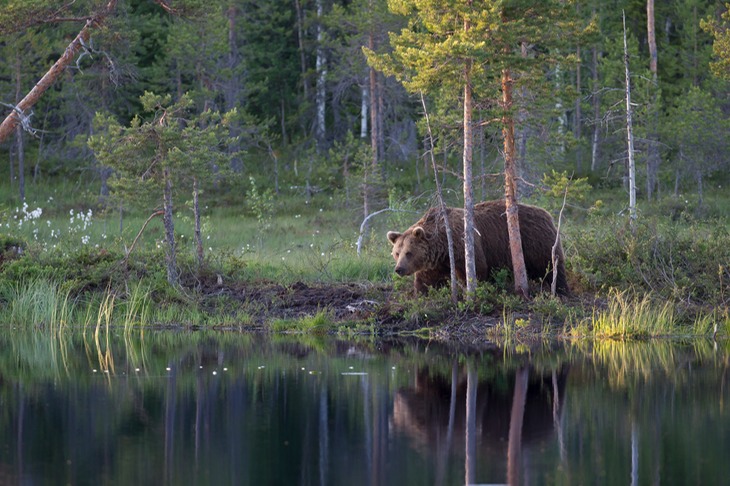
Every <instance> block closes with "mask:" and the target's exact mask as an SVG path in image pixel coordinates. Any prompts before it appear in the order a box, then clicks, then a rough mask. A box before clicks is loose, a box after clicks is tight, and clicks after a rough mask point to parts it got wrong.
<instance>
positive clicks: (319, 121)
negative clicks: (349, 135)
mask: <svg viewBox="0 0 730 486" xmlns="http://www.w3.org/2000/svg"><path fill="white" fill-rule="evenodd" d="M322 2H323V0H317V59H316V69H317V92H316V103H315V104H316V110H317V117H316V126H315V130H314V137H315V139H316V140H317V147H318V149H319V150H324V147H325V141H326V139H325V137H326V134H325V114H326V113H325V109H326V101H327V100H326V81H327V58H326V57H325V52H324V26H323V25H322V16H323V7H322Z"/></svg>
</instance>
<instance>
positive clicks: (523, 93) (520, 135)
mask: <svg viewBox="0 0 730 486" xmlns="http://www.w3.org/2000/svg"><path fill="white" fill-rule="evenodd" d="M520 51H521V55H522V57H523V58H525V59H526V58H527V43H526V42H521V43H520ZM519 95H520V103H519V105H520V109H519V110H518V112H517V122H518V124H517V127H516V128H515V132H516V135H515V139H516V140H518V143H517V166H516V167H515V176H516V177H517V190H518V191H519V193H520V194H526V191H529V190H530V187H529V186H528V184H527V178H528V170H527V138H528V136H529V128H528V127H527V109H526V108H525V107H526V106H527V105H528V101H527V96H528V92H527V88H526V87H524V86H523V87H522V88H520V91H519Z"/></svg>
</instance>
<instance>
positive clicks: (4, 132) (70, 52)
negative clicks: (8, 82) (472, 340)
mask: <svg viewBox="0 0 730 486" xmlns="http://www.w3.org/2000/svg"><path fill="white" fill-rule="evenodd" d="M116 5H117V0H109V2H108V3H107V4H106V7H104V8H103V9H102V10H100V11H99V12H97V13H96V14H95V15H94V16H93V17H91V18H90V19H89V20H87V21H86V24H85V25H84V27H83V28H82V29H81V31H79V33H78V35H76V37H75V38H74V40H72V41H71V43H70V44H69V45H68V47H66V50H65V51H64V53H63V54H62V55H61V57H60V58H58V60H57V61H56V62H55V63H54V64H53V66H51V68H50V69H49V70H48V72H46V74H44V75H43V77H42V78H41V79H40V80H39V81H38V82H37V83H36V85H35V86H34V87H33V89H31V90H30V92H29V93H28V94H27V95H26V96H25V98H23V99H22V100H20V102H19V103H18V104H17V105H16V106H15V109H13V110H12V111H11V112H10V114H9V115H7V116H6V117H5V119H4V120H3V122H2V123H1V124H0V143H1V142H4V141H5V139H7V138H8V137H9V136H10V134H12V133H13V131H14V130H15V127H17V126H18V124H22V116H21V115H22V114H23V113H27V112H29V110H30V109H31V108H32V107H33V105H35V104H36V103H37V102H38V100H39V99H40V97H41V96H42V95H43V93H45V92H46V91H47V90H48V88H50V87H51V86H52V85H53V84H54V83H55V82H56V80H57V79H58V78H60V77H61V75H62V74H63V72H64V71H65V70H66V68H67V67H68V66H69V65H70V64H71V63H72V62H73V60H74V58H75V57H76V54H77V53H78V52H79V50H81V49H82V47H83V45H84V44H87V43H88V41H89V37H90V36H91V31H92V30H93V29H96V28H98V27H100V26H101V25H102V24H103V23H104V21H105V20H106V18H107V16H109V14H111V13H112V12H113V11H114V9H115V7H116Z"/></svg>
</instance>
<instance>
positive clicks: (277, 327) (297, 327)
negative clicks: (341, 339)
mask: <svg viewBox="0 0 730 486" xmlns="http://www.w3.org/2000/svg"><path fill="white" fill-rule="evenodd" d="M334 326H335V324H334V321H333V320H332V313H331V311H330V310H328V309H321V310H319V311H318V312H317V313H316V314H315V315H313V316H306V317H302V318H299V319H276V320H274V321H272V322H271V324H270V327H271V330H272V331H274V332H286V333H303V334H327V333H328V332H329V331H330V330H332V329H334Z"/></svg>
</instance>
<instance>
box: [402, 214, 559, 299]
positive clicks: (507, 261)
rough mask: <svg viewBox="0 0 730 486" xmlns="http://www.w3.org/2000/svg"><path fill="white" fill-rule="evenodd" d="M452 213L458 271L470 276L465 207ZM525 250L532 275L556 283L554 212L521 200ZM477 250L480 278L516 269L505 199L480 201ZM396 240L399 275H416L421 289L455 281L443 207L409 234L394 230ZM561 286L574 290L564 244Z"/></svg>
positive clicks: (476, 216)
mask: <svg viewBox="0 0 730 486" xmlns="http://www.w3.org/2000/svg"><path fill="white" fill-rule="evenodd" d="M447 216H448V218H449V224H450V225H451V232H452V235H453V239H454V260H455V263H456V276H457V278H458V279H459V280H460V281H461V282H462V283H463V282H465V281H466V275H465V270H464V268H465V266H466V260H465V257H464V239H463V235H464V210H463V209H459V208H448V209H447ZM519 218H520V232H521V236H522V252H523V254H524V257H525V267H526V269H527V277H528V278H530V279H536V280H540V281H546V282H548V283H550V282H552V247H553V244H554V243H555V237H556V235H557V229H556V228H555V225H554V224H553V219H552V217H551V216H550V213H548V212H547V211H545V210H544V209H542V208H538V207H536V206H530V205H527V204H520V205H519ZM474 226H475V228H476V232H475V235H474V254H475V262H476V274H477V279H478V280H488V279H489V278H490V277H491V274H492V272H493V271H494V270H499V269H502V268H506V269H508V270H510V271H511V270H512V255H511V253H510V249H509V235H508V232H507V218H506V216H505V204H504V200H496V201H487V202H483V203H479V204H476V205H475V206H474ZM388 240H390V242H391V243H392V244H393V251H392V253H393V258H394V259H395V261H396V266H395V272H396V273H397V274H398V275H401V276H404V275H414V274H415V277H414V282H413V283H414V286H415V288H416V290H418V291H419V292H425V291H427V290H428V288H429V287H439V286H442V285H445V284H446V282H448V280H449V276H450V271H449V249H448V243H447V239H446V229H445V227H444V225H443V223H442V221H441V216H440V210H439V209H438V208H431V209H429V210H428V211H427V212H426V214H425V215H424V216H423V217H422V218H421V219H420V220H419V221H418V222H416V224H414V225H413V226H411V227H410V228H408V229H407V230H406V231H405V232H404V233H397V232H394V231H390V232H388ZM557 257H558V259H559V261H558V280H557V290H558V292H559V293H561V294H567V293H568V292H569V289H568V282H567V280H566V277H565V265H564V257H563V250H562V246H561V245H560V244H558V248H557Z"/></svg>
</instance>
